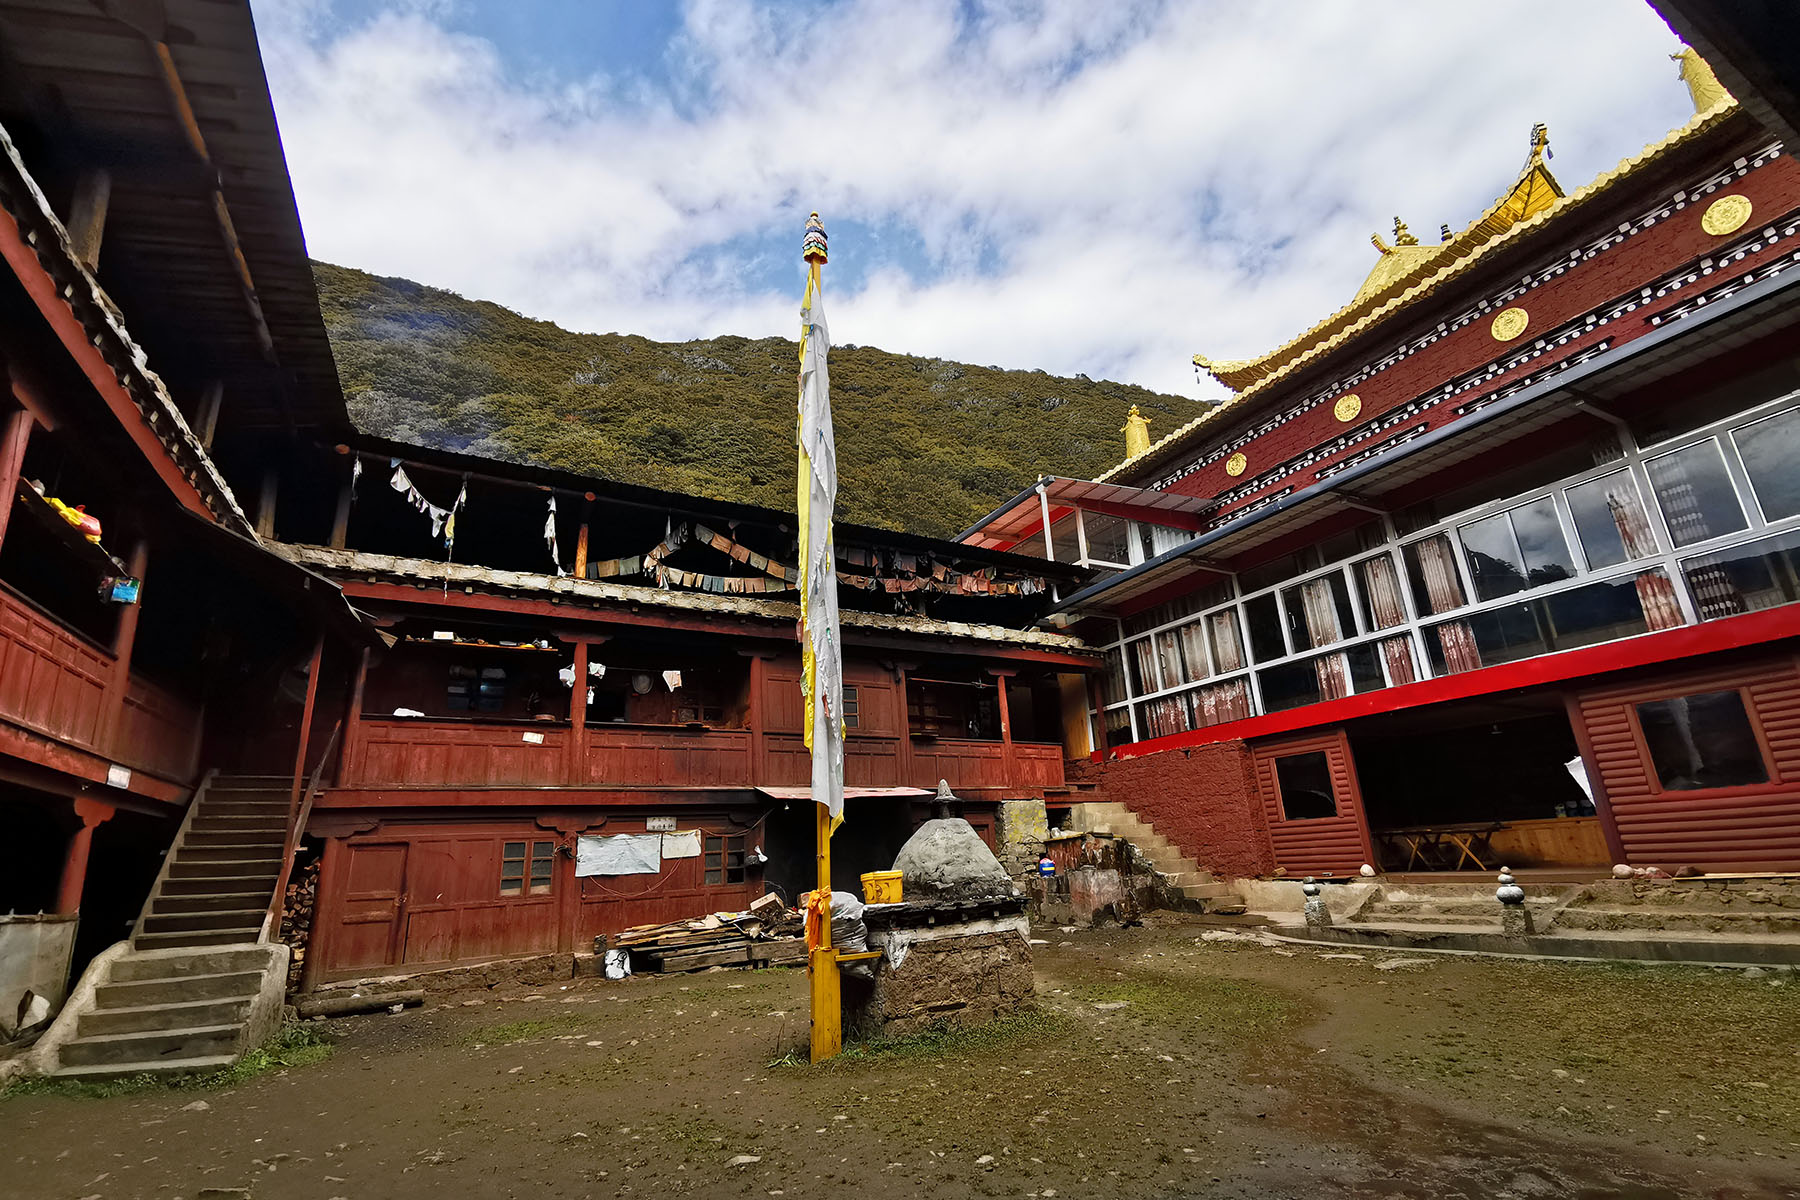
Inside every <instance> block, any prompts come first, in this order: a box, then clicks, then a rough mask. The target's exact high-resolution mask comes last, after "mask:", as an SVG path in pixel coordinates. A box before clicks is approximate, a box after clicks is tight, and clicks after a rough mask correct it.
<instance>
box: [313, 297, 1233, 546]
mask: <svg viewBox="0 0 1800 1200" xmlns="http://www.w3.org/2000/svg"><path fill="white" fill-rule="evenodd" d="M314 273H315V275H316V276H317V279H318V285H319V299H320V301H321V303H322V305H323V307H324V312H325V322H326V326H327V328H328V329H329V330H330V333H331V343H332V350H333V351H334V353H335V354H336V356H337V364H338V372H339V374H340V375H341V377H342V379H343V385H344V393H345V395H346V396H347V397H348V399H349V404H350V416H351V418H352V419H353V420H354V421H355V422H356V424H357V426H358V427H359V428H361V429H362V430H363V431H364V432H367V433H371V434H376V435H379V436H383V437H391V438H396V439H399V440H402V441H409V442H415V443H419V444H423V445H428V446H438V447H443V448H446V449H451V450H463V451H468V452H470V453H474V454H482V455H487V456H489V457H493V458H499V459H509V460H514V461H519V462H533V463H539V464H543V465H546V466H554V467H563V468H567V469H570V470H576V471H583V472H587V473H590V474H595V475H601V476H605V477H607V478H612V479H620V480H625V481H629V482H632V483H641V484H649V485H651V486H655V487H661V488H669V489H673V490H677V491H684V492H697V493H700V494H702V495H706V496H712V497H716V498H720V499H730V500H741V501H747V502H750V503H755V504H763V505H767V506H770V507H773V508H782V509H791V508H792V507H793V489H794V449H793V440H794V397H795V388H796V370H797V367H798V360H797V353H798V351H797V348H796V346H795V344H794V343H793V342H791V341H787V340H785V339H781V338H763V339H760V340H756V341H752V340H751V339H749V338H742V337H716V338H708V339H706V340H704V341H695V342H653V341H650V340H649V339H647V338H642V337H636V336H633V335H629V334H617V333H607V334H587V333H570V332H569V331H568V330H566V329H561V328H559V327H557V326H555V325H553V324H550V323H549V322H547V321H533V320H530V319H528V318H526V317H522V316H520V315H519V314H517V313H515V312H511V311H509V310H507V309H504V308H501V307H500V306H499V305H497V304H489V303H486V302H483V301H478V300H466V299H464V298H463V297H461V296H458V295H456V294H455V293H453V292H447V291H443V290H440V289H438V288H430V287H425V286H423V285H421V284H417V283H413V282H412V281H410V280H406V279H382V278H377V277H376V276H373V275H369V274H366V273H364V272H362V271H356V270H350V269H348V268H344V267H335V266H331V265H329V264H327V263H317V264H315V265H314ZM831 384H832V387H831V399H832V408H833V415H834V418H835V420H836V425H837V444H838V461H839V472H840V476H841V480H842V499H841V501H840V512H841V514H842V515H843V517H844V518H845V519H847V520H851V521H858V522H862V523H865V524H872V525H883V526H887V527H890V528H899V529H906V530H910V531H913V532H917V533H929V534H938V535H943V534H949V533H954V532H956V531H957V530H959V529H962V528H964V527H965V526H967V525H968V524H969V523H970V522H971V521H973V520H975V519H976V518H977V517H979V516H980V515H981V514H983V513H985V512H987V511H988V510H989V509H991V508H992V507H993V506H994V505H995V504H997V503H998V502H1000V501H1002V500H1004V499H1006V498H1007V497H1009V496H1011V495H1012V494H1013V493H1015V492H1016V491H1017V490H1018V489H1019V488H1020V487H1022V486H1024V485H1025V484H1026V483H1028V482H1030V481H1031V480H1032V479H1034V478H1036V477H1037V476H1038V475H1039V474H1041V473H1047V472H1050V473H1056V474H1065V475H1078V476H1088V477H1091V476H1092V475H1093V474H1094V473H1095V472H1097V471H1101V470H1104V469H1105V468H1106V467H1108V466H1110V465H1112V464H1113V463H1115V462H1117V461H1118V460H1119V458H1120V457H1121V456H1122V454H1123V450H1124V436H1123V435H1122V434H1121V433H1120V432H1119V430H1120V427H1121V426H1122V425H1123V424H1124V420H1125V414H1126V411H1127V410H1128V409H1129V408H1130V406H1131V405H1132V404H1134V403H1135V404H1137V405H1139V406H1140V408H1141V409H1142V411H1143V412H1144V414H1145V415H1146V416H1148V417H1149V418H1150V420H1151V429H1152V433H1153V435H1160V434H1162V433H1166V432H1168V431H1169V430H1171V429H1173V428H1175V426H1176V425H1177V424H1178V423H1180V422H1183V421H1186V420H1187V419H1189V418H1191V417H1192V416H1193V415H1195V414H1196V413H1198V412H1199V411H1200V406H1199V404H1197V403H1196V402H1195V401H1192V400H1188V399H1185V398H1183V397H1180V396H1167V395H1162V394H1159V393H1156V392H1150V391H1146V390H1144V389H1143V388H1139V387H1131V386H1127V385H1125V384H1117V383H1105V382H1096V381H1093V380H1089V379H1087V378H1086V377H1085V376H1077V377H1075V378H1073V379H1065V378H1061V377H1058V376H1053V375H1047V374H1044V373H1043V372H1041V371H1002V370H998V369H995V368H991V367H977V366H971V365H969V364H966V363H954V362H945V361H943V360H941V359H934V358H915V357H912V356H910V355H904V354H890V353H888V352H886V351H884V350H877V349H874V348H873V347H868V346H853V345H844V346H839V347H835V348H833V350H832V353H831Z"/></svg>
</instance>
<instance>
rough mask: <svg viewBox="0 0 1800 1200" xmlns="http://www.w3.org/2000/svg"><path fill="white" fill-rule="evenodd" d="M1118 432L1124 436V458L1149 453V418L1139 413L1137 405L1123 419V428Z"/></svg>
mask: <svg viewBox="0 0 1800 1200" xmlns="http://www.w3.org/2000/svg"><path fill="white" fill-rule="evenodd" d="M1120 432H1121V433H1123V434H1124V435H1125V457H1126V458H1136V457H1137V456H1138V455H1140V454H1147V453H1149V450H1150V418H1148V417H1146V416H1145V415H1144V414H1143V413H1141V412H1139V411H1138V406H1137V405H1135V404H1134V405H1132V406H1131V412H1130V413H1129V414H1128V415H1127V416H1126V418H1125V428H1124V429H1122V430H1120Z"/></svg>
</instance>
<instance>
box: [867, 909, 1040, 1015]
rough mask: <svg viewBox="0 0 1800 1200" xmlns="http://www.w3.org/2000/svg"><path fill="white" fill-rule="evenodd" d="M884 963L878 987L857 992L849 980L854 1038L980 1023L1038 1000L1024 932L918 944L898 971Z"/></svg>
mask: <svg viewBox="0 0 1800 1200" xmlns="http://www.w3.org/2000/svg"><path fill="white" fill-rule="evenodd" d="M1022 924H1023V922H1022V921H1021V925H1022ZM878 961H879V968H878V970H877V971H876V974H875V981H874V983H873V984H868V985H863V986H861V987H854V989H853V985H852V981H851V979H849V978H846V979H845V1000H846V1004H845V1009H846V1012H845V1022H844V1023H845V1026H846V1028H847V1029H848V1030H849V1032H850V1033H851V1034H852V1035H853V1036H855V1037H871V1036H874V1035H876V1034H886V1035H888V1036H900V1035H904V1034H909V1033H917V1032H920V1031H922V1030H925V1029H930V1028H931V1027H933V1026H936V1025H954V1026H958V1027H963V1026H970V1025H979V1024H981V1023H983V1022H985V1021H991V1020H993V1019H994V1018H995V1017H1000V1016H1005V1015H1006V1014H1008V1013H1011V1012H1015V1011H1017V1010H1019V1009H1021V1008H1024V1007H1026V1006H1028V1005H1030V1004H1031V1002H1032V975H1031V945H1030V943H1029V942H1028V941H1027V940H1026V936H1025V933H1024V932H1023V931H1022V930H1021V929H1002V930H996V931H985V932H980V933H968V934H951V935H949V936H942V937H934V938H932V939H931V940H929V941H924V940H921V941H916V942H913V943H912V945H911V946H910V947H909V948H908V949H907V951H906V954H905V956H904V958H902V960H901V963H900V965H899V966H898V967H895V966H893V965H891V964H890V963H888V962H887V961H886V960H885V959H883V960H878Z"/></svg>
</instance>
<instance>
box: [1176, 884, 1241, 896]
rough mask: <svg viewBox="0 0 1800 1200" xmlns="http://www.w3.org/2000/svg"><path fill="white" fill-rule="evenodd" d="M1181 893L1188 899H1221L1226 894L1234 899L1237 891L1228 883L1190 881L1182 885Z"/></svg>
mask: <svg viewBox="0 0 1800 1200" xmlns="http://www.w3.org/2000/svg"><path fill="white" fill-rule="evenodd" d="M1181 894H1182V895H1184V896H1186V897H1187V898H1188V899H1189V900H1222V899H1224V898H1225V897H1227V896H1230V897H1232V898H1234V899H1235V898H1236V896H1237V891H1236V889H1234V888H1233V887H1232V886H1231V885H1230V884H1228V883H1190V884H1187V885H1185V886H1183V887H1182V889H1181Z"/></svg>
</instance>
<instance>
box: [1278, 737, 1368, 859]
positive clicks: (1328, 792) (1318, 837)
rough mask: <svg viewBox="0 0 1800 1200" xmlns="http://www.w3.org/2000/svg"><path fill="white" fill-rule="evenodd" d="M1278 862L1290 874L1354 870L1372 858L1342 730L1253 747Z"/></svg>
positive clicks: (1359, 795)
mask: <svg viewBox="0 0 1800 1200" xmlns="http://www.w3.org/2000/svg"><path fill="white" fill-rule="evenodd" d="M1251 750H1252V753H1253V755H1254V757H1255V761H1256V786H1257V790H1258V791H1259V792H1260V793H1261V795H1262V803H1263V812H1264V813H1265V814H1266V816H1267V817H1268V822H1269V841H1270V842H1271V843H1272V845H1273V848H1274V851H1275V863H1276V865H1277V866H1280V867H1285V868H1287V872H1288V874H1290V875H1354V874H1356V872H1357V869H1358V868H1359V867H1361V866H1362V865H1363V864H1364V863H1366V862H1373V861H1374V855H1373V853H1372V852H1371V851H1370V847H1369V831H1368V821H1367V819H1366V818H1365V817H1364V815H1363V807H1362V793H1361V792H1360V791H1359V790H1358V788H1357V786H1356V769H1355V766H1354V764H1353V762H1352V760H1351V757H1350V742H1349V739H1347V738H1346V737H1345V736H1344V734H1343V733H1342V731H1339V730H1333V731H1332V732H1330V733H1324V734H1312V735H1309V736H1306V737H1298V738H1284V739H1282V740H1280V741H1273V742H1265V743H1263V744H1261V745H1258V746H1254V747H1252V748H1251Z"/></svg>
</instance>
